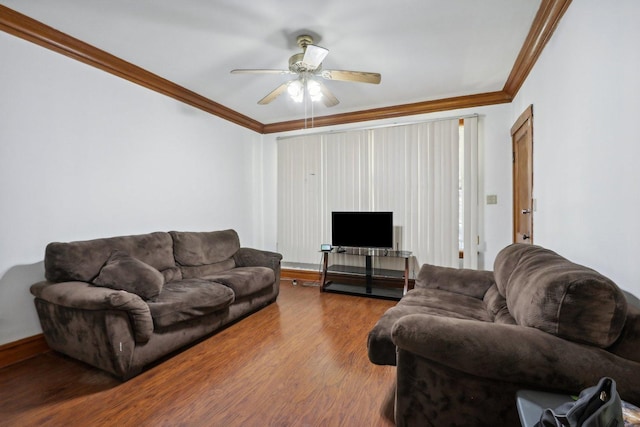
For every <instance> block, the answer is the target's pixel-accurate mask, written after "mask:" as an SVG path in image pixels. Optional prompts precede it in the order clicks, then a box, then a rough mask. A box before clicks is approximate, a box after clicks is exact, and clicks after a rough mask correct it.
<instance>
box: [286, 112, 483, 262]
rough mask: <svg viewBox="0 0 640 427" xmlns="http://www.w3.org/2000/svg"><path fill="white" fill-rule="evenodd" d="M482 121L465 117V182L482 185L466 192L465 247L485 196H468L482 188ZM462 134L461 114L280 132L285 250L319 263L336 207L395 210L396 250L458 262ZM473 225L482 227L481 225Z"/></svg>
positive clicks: (421, 257) (427, 258)
mask: <svg viewBox="0 0 640 427" xmlns="http://www.w3.org/2000/svg"><path fill="white" fill-rule="evenodd" d="M467 121H469V122H474V125H471V123H470V124H469V125H467ZM475 122H476V118H475V117H474V118H471V119H465V138H464V143H465V144H464V151H463V152H464V156H465V159H464V162H463V164H464V165H465V166H464V167H465V169H466V170H467V171H468V172H469V173H466V174H465V175H464V178H465V179H464V181H463V182H464V186H465V190H466V189H467V186H468V185H473V184H474V183H475V185H476V189H475V190H473V189H472V190H468V191H465V192H464V195H465V196H464V198H463V200H464V209H463V210H462V212H464V216H465V218H464V221H463V223H464V224H465V225H464V227H465V248H471V247H472V246H471V245H472V243H468V242H467V238H466V230H467V224H466V222H467V219H469V220H472V221H474V220H475V221H477V214H474V212H475V211H476V210H477V209H474V208H473V206H474V205H473V203H476V204H477V195H476V198H475V202H474V200H473V198H471V197H470V198H469V200H467V195H468V193H471V192H473V191H476V192H477V178H474V177H473V176H474V175H473V174H476V175H477V165H476V167H475V168H474V167H473V166H472V164H473V162H475V163H476V164H477V147H476V146H477V126H476V125H475ZM467 126H468V128H469V131H468V134H469V141H468V142H469V147H467ZM474 134H475V135H476V136H475V137H474ZM459 139H460V138H459V119H457V118H456V119H449V120H439V121H431V122H423V123H416V124H410V125H401V126H392V127H383V128H376V129H364V130H356V131H347V132H340V133H325V134H315V135H306V136H297V137H290V138H281V139H279V140H278V230H277V235H278V251H279V252H281V253H282V254H283V257H284V260H285V261H288V262H301V263H314V262H317V261H318V259H319V254H318V250H319V247H320V244H321V243H330V242H331V212H333V211H392V212H393V217H394V235H395V237H394V240H395V248H394V249H399V250H408V251H412V252H413V255H414V256H415V257H416V261H417V262H418V263H419V264H421V263H431V264H436V265H443V266H451V267H458V266H459V259H458V254H459V243H458V241H459V240H458V236H459V208H460V207H459V203H460V188H459V183H460V180H459V178H460V175H459V172H460V171H459V153H460V149H459V147H460V146H459V144H460V143H462V142H461V141H459ZM468 148H469V149H468ZM473 148H475V154H474V153H473V151H474V150H473ZM474 156H475V157H474ZM474 158H475V160H474ZM467 161H468V163H467ZM467 168H468V169H467ZM467 178H468V179H469V180H470V183H467ZM467 210H469V212H467ZM474 215H475V216H474ZM467 217H468V218H467ZM468 228H469V230H470V231H469V233H477V224H476V226H475V228H474V227H471V226H469V227H468ZM467 244H468V245H470V246H467ZM476 258H477V257H476Z"/></svg>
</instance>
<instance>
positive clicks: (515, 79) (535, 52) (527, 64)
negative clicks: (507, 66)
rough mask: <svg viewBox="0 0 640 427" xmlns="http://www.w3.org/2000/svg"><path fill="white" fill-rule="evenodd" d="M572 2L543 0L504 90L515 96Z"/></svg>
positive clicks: (567, 0)
mask: <svg viewBox="0 0 640 427" xmlns="http://www.w3.org/2000/svg"><path fill="white" fill-rule="evenodd" d="M570 4H571V0H542V3H541V4H540V8H539V9H538V12H537V13H536V17H535V18H534V20H533V23H532V24H531V28H530V29H529V34H528V35H527V38H526V39H525V41H524V43H523V44H522V48H521V49H520V53H519V54H518V57H517V58H516V61H515V63H514V64H513V68H512V69H511V73H510V74H509V77H508V78H507V81H506V83H505V84H504V88H503V89H502V90H503V92H505V93H507V94H509V95H511V97H514V98H515V96H516V94H517V93H518V90H520V87H521V86H522V84H523V83H524V81H525V79H526V78H527V76H528V75H529V72H530V71H531V69H532V68H533V66H534V64H535V63H536V61H537V60H538V58H539V57H540V54H541V53H542V50H543V49H544V47H545V46H546V44H547V42H548V41H549V40H550V39H551V36H552V35H553V32H554V31H555V29H556V27H557V26H558V23H559V22H560V18H562V16H563V15H564V13H565V12H566V10H567V8H568V7H569V5H570Z"/></svg>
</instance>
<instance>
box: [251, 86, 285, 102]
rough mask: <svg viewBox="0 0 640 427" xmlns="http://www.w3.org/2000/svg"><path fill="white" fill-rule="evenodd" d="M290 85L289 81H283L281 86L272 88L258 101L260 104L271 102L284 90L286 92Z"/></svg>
mask: <svg viewBox="0 0 640 427" xmlns="http://www.w3.org/2000/svg"><path fill="white" fill-rule="evenodd" d="M288 85H289V82H286V83H282V84H281V85H280V86H278V87H277V88H275V89H274V90H272V91H271V92H269V93H268V94H267V96H265V97H264V98H262V99H261V100H260V101H258V104H260V105H267V104H268V103H270V102H271V101H273V100H274V99H276V98H277V97H278V96H280V95H281V94H282V92H284V91H285V90H287V86H288Z"/></svg>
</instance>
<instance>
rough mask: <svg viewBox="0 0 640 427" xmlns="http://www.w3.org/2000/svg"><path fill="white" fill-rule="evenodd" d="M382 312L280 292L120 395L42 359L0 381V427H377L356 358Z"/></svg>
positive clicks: (364, 371)
mask: <svg viewBox="0 0 640 427" xmlns="http://www.w3.org/2000/svg"><path fill="white" fill-rule="evenodd" d="M394 304H395V302H394V301H386V300H379V299H371V298H363V297H353V296H346V295H338V294H328V293H323V294H320V293H319V291H318V288H317V287H305V286H301V285H300V284H298V286H293V285H292V283H291V281H284V280H283V282H282V286H281V292H280V296H279V297H278V301H277V302H276V303H275V304H272V305H270V306H268V307H266V308H265V309H263V310H261V311H259V312H258V313H255V314H253V315H251V316H249V317H247V318H245V319H243V320H241V321H240V322H238V323H236V324H234V325H232V326H230V327H229V328H227V329H225V330H224V331H221V332H220V333H218V334H217V335H214V336H212V337H210V338H208V339H206V340H204V341H202V342H200V343H198V344H196V345H195V346H193V347H191V348H189V349H187V350H186V351H183V352H181V353H179V354H177V355H175V356H173V357H172V358H169V359H168V360H166V361H164V362H162V363H161V364H158V365H157V366H155V367H152V368H151V369H149V370H147V371H145V372H144V373H142V374H141V375H139V376H137V377H135V378H133V379H131V380H129V381H127V382H125V383H122V382H120V381H118V380H116V379H114V378H113V377H111V376H110V375H108V374H106V373H103V372H101V371H98V370H97V369H94V368H92V367H90V366H87V365H85V364H83V363H81V362H77V361H75V360H72V359H70V358H67V357H65V356H62V355H60V354H57V353H54V352H49V353H46V354H43V355H40V356H37V357H34V358H32V359H29V360H27V361H24V362H20V363H18V364H15V365H12V366H9V367H7V368H4V369H0V425H1V426H62V425H64V426H102V425H109V426H349V427H351V426H389V425H393V423H392V422H391V421H390V420H389V419H388V418H386V416H385V415H384V411H383V410H382V409H383V407H384V404H385V402H386V401H388V397H387V396H388V395H389V391H390V390H391V387H392V385H393V382H394V377H395V371H394V370H395V368H393V367H389V366H377V365H373V364H372V363H371V362H369V359H368V358H367V348H366V337H367V333H368V332H369V330H370V329H371V327H372V326H373V324H374V323H375V322H376V321H377V319H378V318H379V317H380V315H382V313H383V312H384V311H385V310H386V309H387V308H389V307H391V306H392V305H394Z"/></svg>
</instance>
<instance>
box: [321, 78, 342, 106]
mask: <svg viewBox="0 0 640 427" xmlns="http://www.w3.org/2000/svg"><path fill="white" fill-rule="evenodd" d="M318 83H319V84H320V91H321V92H322V102H323V103H324V105H325V107H333V106H334V105H338V104H339V103H340V101H338V98H336V97H335V95H334V94H333V93H331V91H330V90H329V88H328V87H327V86H326V85H325V84H324V83H322V82H318Z"/></svg>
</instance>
